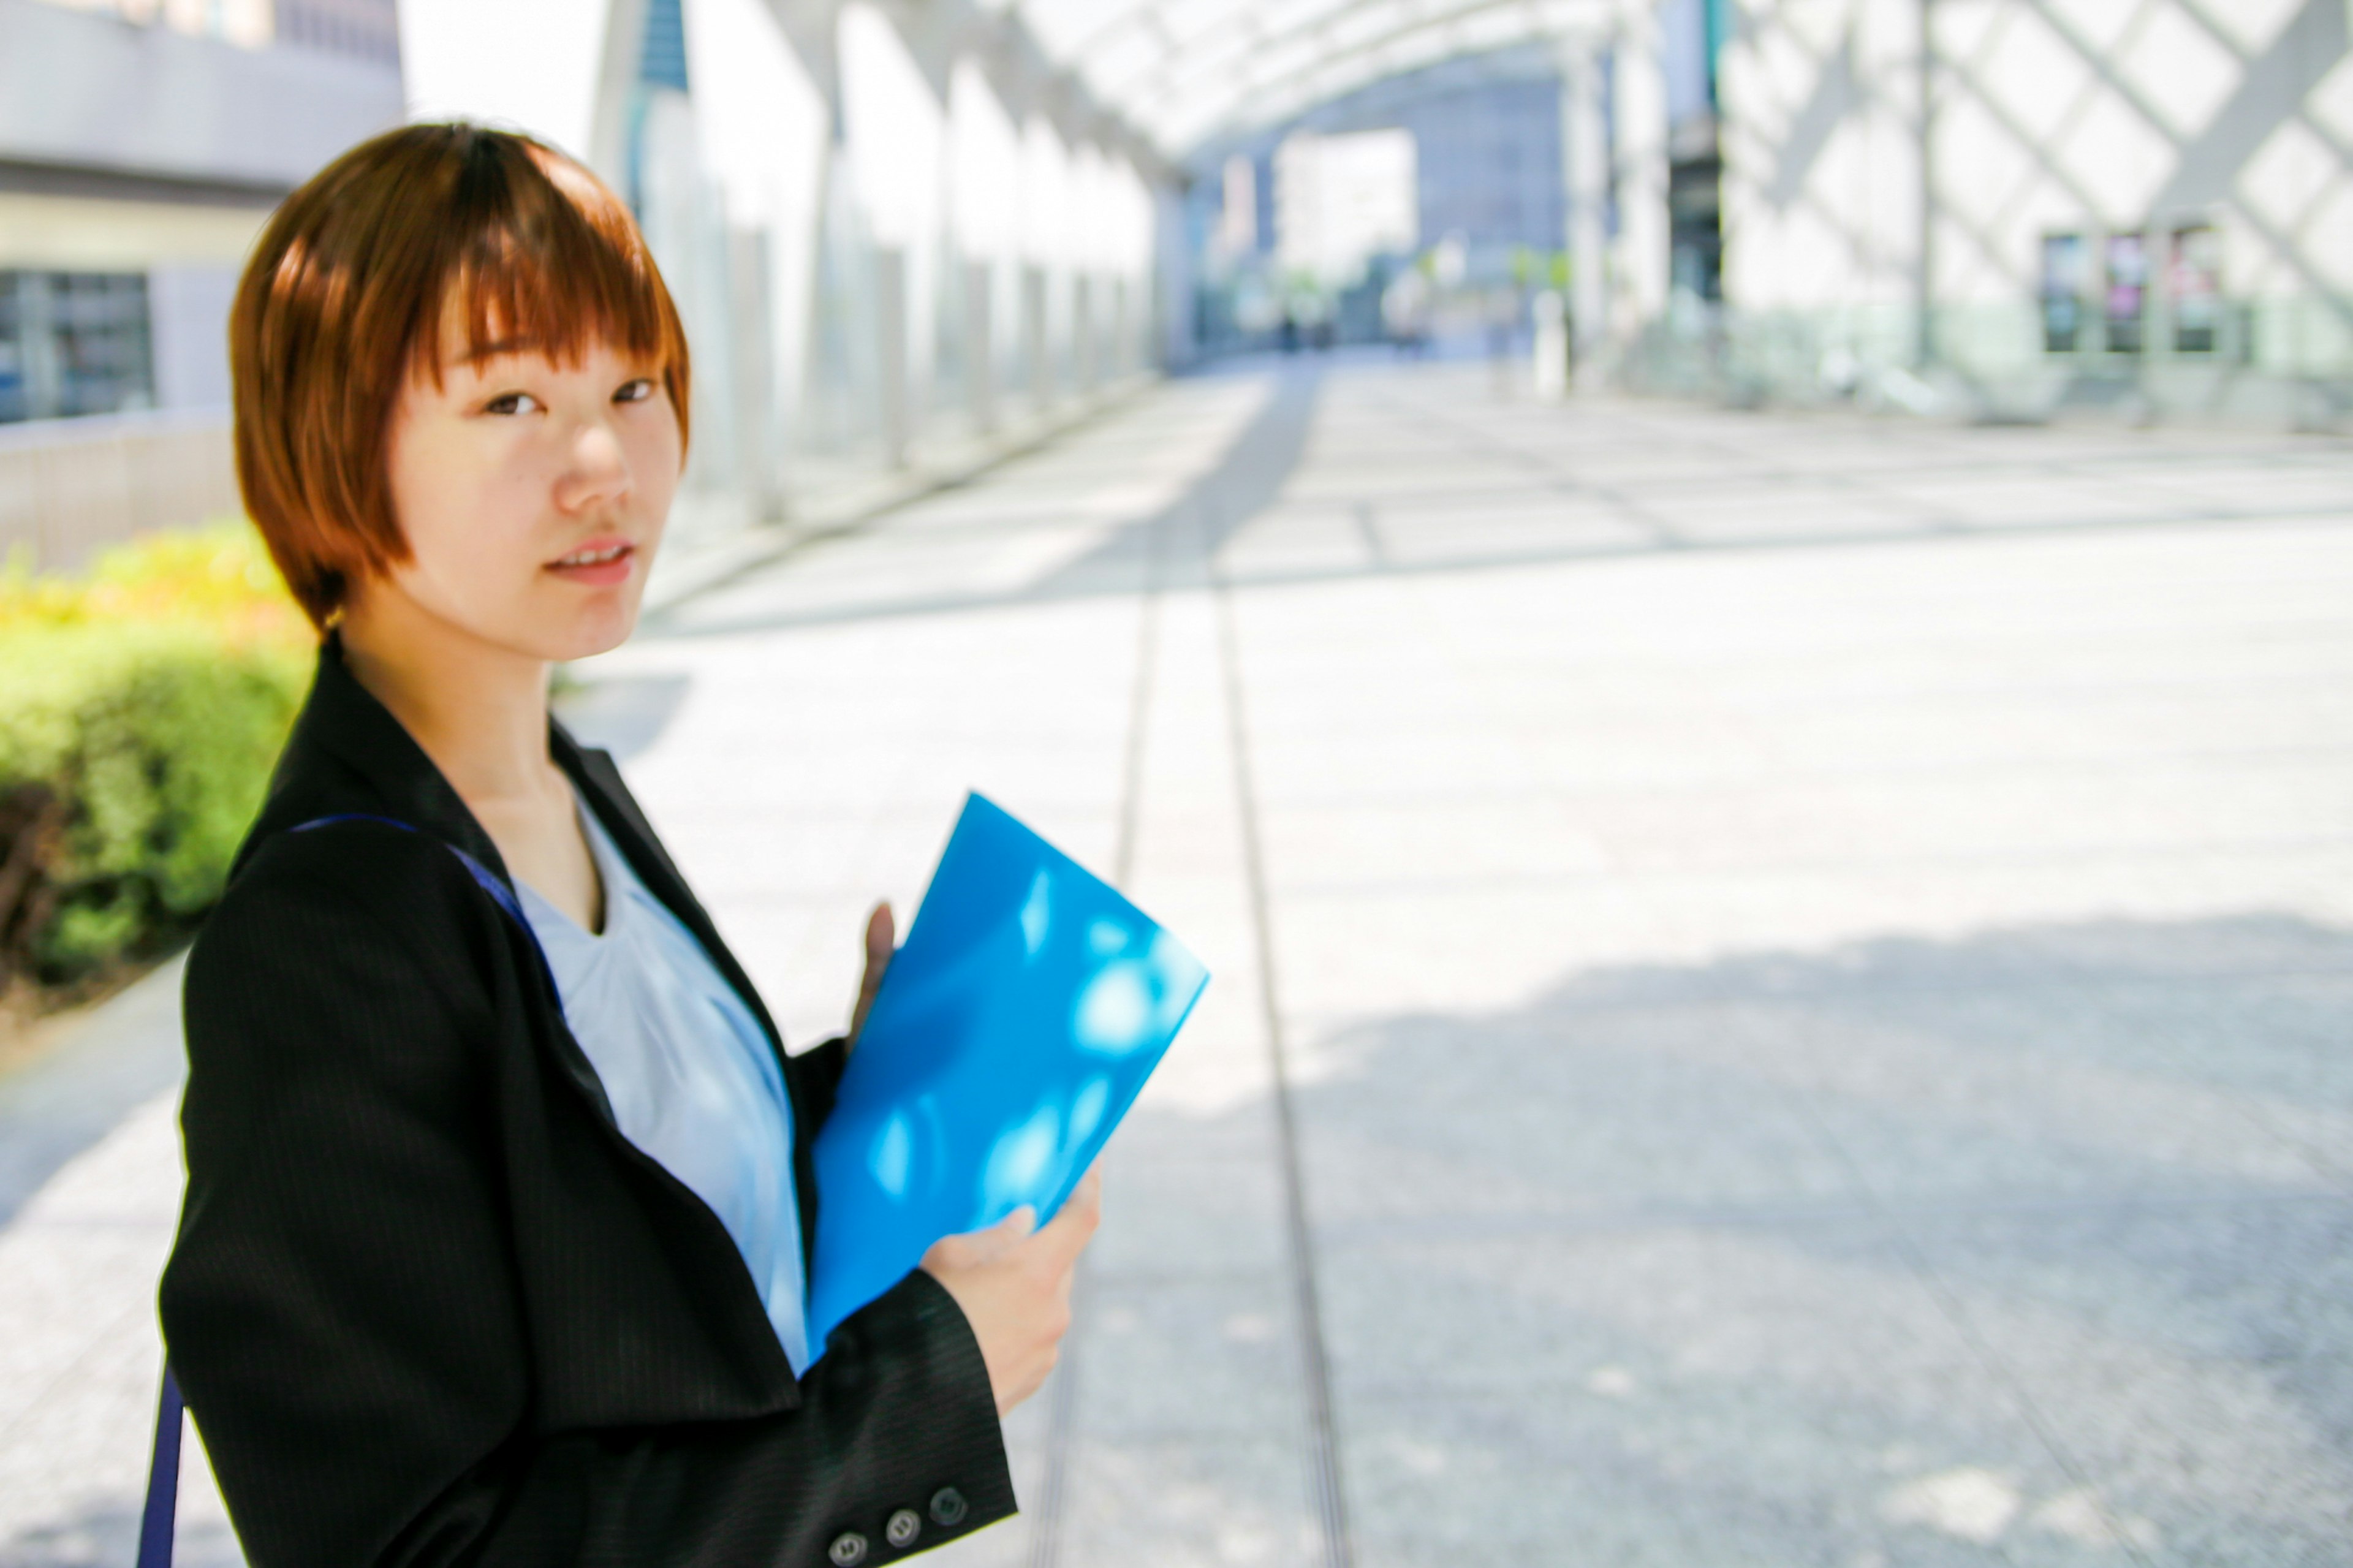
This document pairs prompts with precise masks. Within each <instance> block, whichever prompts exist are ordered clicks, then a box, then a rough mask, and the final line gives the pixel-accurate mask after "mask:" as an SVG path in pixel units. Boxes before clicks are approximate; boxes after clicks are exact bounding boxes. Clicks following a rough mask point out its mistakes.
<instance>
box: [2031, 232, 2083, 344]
mask: <svg viewBox="0 0 2353 1568" xmlns="http://www.w3.org/2000/svg"><path fill="white" fill-rule="evenodd" d="M2084 282H2085V279H2084V237H2083V236H2082V235H2080V234H2046V235H2044V236H2043V237H2042V349H2043V352H2044V353H2054V354H2064V353H2074V352H2075V348H2076V341H2077V339H2079V338H2080V337H2081V336H2082V335H2083V331H2084Z"/></svg>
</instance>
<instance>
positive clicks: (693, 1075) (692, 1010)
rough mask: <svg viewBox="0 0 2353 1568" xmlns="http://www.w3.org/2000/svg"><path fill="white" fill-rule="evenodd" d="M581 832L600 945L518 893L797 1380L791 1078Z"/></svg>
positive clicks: (602, 1062)
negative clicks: (600, 895)
mask: <svg viewBox="0 0 2353 1568" xmlns="http://www.w3.org/2000/svg"><path fill="white" fill-rule="evenodd" d="M580 823H581V827H582V830H583V831H584V832H585V833H586V835H587V838H588V847H589V849H590V851H591V853H593V854H594V855H595V856H596V873H597V875H598V877H599V878H601V879H603V881H604V884H605V929H604V931H603V932H602V933H601V934H596V935H591V934H590V933H589V932H587V931H584V930H582V929H581V928H580V926H579V925H577V924H576V923H575V922H574V921H573V920H572V918H571V917H570V916H568V915H566V914H565V913H564V912H563V911H562V910H558V909H557V908H556V907H555V906H554V905H553V904H551V903H549V902H548V901H547V900H545V899H544V898H543V897H541V896H540V895H539V893H538V892H536V891H535V890H533V889H532V888H531V887H530V886H529V885H528V884H527V883H523V882H520V881H518V882H517V883H516V884H515V891H516V893H517V894H518V895H519V897H520V899H521V901H522V910H523V916H524V918H525V919H526V920H528V921H530V922H531V929H532V933H533V935H534V936H536V937H538V939H539V945H540V949H541V951H542V952H545V953H546V954H547V965H548V968H549V969H550V970H552V971H553V972H554V975H555V989H556V994H557V995H558V996H559V997H560V998H561V999H562V1001H563V1004H564V1020H565V1023H566V1024H568V1025H570V1026H571V1027H572V1034H573V1037H574V1038H575V1039H577V1040H578V1041H579V1042H580V1048H581V1049H582V1050H583V1051H584V1052H586V1054H587V1057H588V1060H589V1063H590V1065H591V1066H593V1067H595V1068H596V1076H597V1078H598V1079H601V1080H602V1081H603V1083H604V1086H605V1096H606V1098H607V1100H610V1101H611V1102H612V1106H613V1115H614V1118H615V1120H616V1121H618V1122H619V1123H620V1128H621V1133H622V1135H623V1136H624V1137H626V1138H628V1141H629V1142H632V1143H634V1144H636V1145H637V1146H638V1148H639V1149H642V1150H644V1151H645V1152H647V1153H648V1154H649V1155H651V1156H652V1157H653V1158H654V1159H655V1160H658V1161H659V1162H660V1163H661V1164H662V1165H663V1167H664V1168H665V1169H667V1170H668V1171H669V1172H670V1174H672V1175H674V1176H676V1177H677V1178H678V1179H679V1180H680V1181H681V1182H682V1183H684V1184H686V1185H687V1187H688V1188H690V1189H691V1191H692V1192H693V1193H694V1194H695V1195H696V1196H697V1197H700V1198H701V1199H702V1201H703V1202H704V1203H706V1204H708V1205H711V1209H712V1213H714V1214H716V1215H718V1216H719V1219H720V1223H721V1224H723V1225H724V1226H726V1227H727V1234H728V1235H729V1236H731V1237H734V1238H735V1246H736V1247H737V1249H738V1250H740V1251H741V1252H742V1253H743V1254H744V1265H745V1266H746V1267H747V1268H750V1269H751V1271H752V1282H753V1283H754V1285H756V1286H757V1287H759V1291H760V1301H761V1304H762V1305H764V1306H765V1307H766V1308H767V1310H768V1321H769V1322H771V1323H773V1324H774V1325H776V1340H777V1342H778V1343H780V1344H781V1345H783V1347H784V1351H785V1357H786V1360H787V1361H789V1362H791V1363H792V1368H793V1373H794V1375H795V1376H798V1375H799V1374H800V1373H803V1372H805V1371H807V1367H808V1361H809V1351H808V1326H807V1316H806V1303H807V1292H806V1290H805V1289H804V1279H803V1276H802V1271H801V1226H800V1209H799V1206H798V1205H797V1202H796V1201H795V1184H794V1181H793V1117H792V1107H791V1102H790V1101H789V1100H787V1099H786V1091H785V1080H784V1072H783V1069H782V1068H780V1067H779V1066H778V1064H777V1061H776V1052H775V1050H774V1049H772V1048H771V1047H770V1046H769V1044H768V1037H767V1035H766V1034H765V1032H763V1031H762V1029H761V1027H760V1025H759V1022H758V1021H757V1020H756V1019H754V1017H753V1016H752V1011H751V1009H750V1008H748V1007H746V1006H745V1005H744V999H743V998H742V997H741V996H738V995H737V994H735V990H734V988H733V986H731V985H729V984H727V982H726V980H725V979H723V977H722V976H721V975H720V973H719V970H718V967H717V966H716V965H714V964H713V963H712V962H711V955H710V954H709V953H707V952H704V951H703V949H702V943H701V942H697V941H696V940H695V939H694V934H693V933H692V932H691V931H688V930H687V929H686V927H685V926H684V925H682V924H681V923H680V921H679V919H678V917H677V916H676V915H673V914H671V913H670V910H668V909H667V908H665V907H664V906H663V904H662V902H661V900H659V899H657V898H655V897H654V896H653V894H651V893H650V892H649V891H647V890H646V886H645V884H644V883H642V882H640V881H638V877H637V873H636V872H634V871H632V870H631V869H630V868H629V863H628V860H627V859H626V858H623V857H622V855H621V853H620V851H619V850H618V849H617V848H616V847H614V845H613V841H612V840H611V839H610V838H609V837H607V836H606V833H605V829H604V827H603V826H602V825H600V824H599V823H598V822H597V821H596V814H595V813H594V812H592V811H589V810H588V809H587V808H586V806H585V805H584V806H583V807H582V808H581V811H580Z"/></svg>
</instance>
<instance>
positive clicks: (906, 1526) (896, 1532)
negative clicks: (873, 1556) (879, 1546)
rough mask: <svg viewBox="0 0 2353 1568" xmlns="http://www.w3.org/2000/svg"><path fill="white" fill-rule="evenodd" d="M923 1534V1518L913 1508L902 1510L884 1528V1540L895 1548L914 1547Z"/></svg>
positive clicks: (893, 1515)
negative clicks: (917, 1538) (916, 1540)
mask: <svg viewBox="0 0 2353 1568" xmlns="http://www.w3.org/2000/svg"><path fill="white" fill-rule="evenodd" d="M921 1534H923V1517H922V1516H921V1515H920V1514H918V1513H916V1511H915V1510H913V1509H912V1508H902V1509H901V1510H899V1511H898V1512H896V1513H894V1514H892V1516H891V1517H890V1519H889V1520H888V1521H886V1522H885V1523H884V1524H883V1526H882V1539H883V1540H885V1541H887V1542H890V1543H891V1544H892V1545H893V1546H913V1544H914V1543H915V1537H917V1536H919V1535H921Z"/></svg>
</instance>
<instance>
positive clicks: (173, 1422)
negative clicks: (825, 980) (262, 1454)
mask: <svg viewBox="0 0 2353 1568" xmlns="http://www.w3.org/2000/svg"><path fill="white" fill-rule="evenodd" d="M339 822H374V823H377V824H380V825H381V826H385V827H397V828H399V829H400V830H401V831H402V832H403V833H421V832H423V831H424V829H422V828H420V827H417V826H413V825H412V824H409V823H406V822H403V821H401V820H400V819H399V818H398V817H394V816H372V815H370V814H369V813H367V812H364V811H345V812H339V813H337V814H336V815H334V816H314V817H312V818H311V820H310V821H308V822H304V823H299V824H297V825H296V826H293V827H290V828H288V829H287V831H288V832H290V833H308V832H310V831H311V829H312V828H314V827H332V826H334V825H335V824H336V823H339ZM442 847H443V848H445V849H447V850H448V851H449V853H450V854H452V855H455V856H456V857H457V858H458V860H459V864H460V865H462V866H464V867H465V868H466V870H467V872H468V874H469V875H470V876H471V877H472V878H473V879H474V880H475V881H476V882H478V883H480V885H481V889H482V891H484V892H486V893H488V894H490V896H491V900H492V901H493V902H495V903H496V904H497V905H498V906H499V908H501V909H502V910H505V911H506V912H507V913H508V915H509V916H511V917H512V919H513V921H514V922H515V924H517V925H519V926H521V927H522V929H523V931H524V932H525V934H527V935H528V934H531V921H528V920H525V919H524V918H523V912H522V904H521V903H520V902H519V901H518V900H516V898H515V894H514V889H512V888H510V887H509V886H507V885H506V883H504V882H502V881H501V880H500V879H498V877H497V875H496V874H494V873H493V872H492V871H491V868H489V867H488V866H485V865H483V864H482V863H481V862H480V860H477V859H476V858H474V857H472V856H471V855H469V854H467V853H466V852H465V851H464V850H463V849H460V848H459V847H457V846H456V845H455V844H450V843H447V842H444V843H443V845H442ZM532 940H533V945H534V946H536V945H537V943H538V938H537V937H536V936H535V935H533V939H532ZM183 1408H184V1405H183V1402H182V1400H181V1398H180V1380H179V1378H178V1377H176V1376H174V1374H173V1372H172V1365H171V1363H170V1362H168V1361H167V1362H165V1363H164V1389H163V1392H162V1393H161V1394H158V1395H157V1396H156V1401H155V1449H154V1453H153V1456H152V1457H151V1458H150V1459H149V1461H148V1465H147V1506H146V1507H145V1508H144V1509H143V1510H142V1511H141V1513H140V1515H139V1564H138V1568H172V1534H173V1525H174V1521H175V1520H176V1519H177V1517H178V1515H179V1510H180V1430H181V1427H182V1425H183V1422H182V1418H181V1412H182V1410H183Z"/></svg>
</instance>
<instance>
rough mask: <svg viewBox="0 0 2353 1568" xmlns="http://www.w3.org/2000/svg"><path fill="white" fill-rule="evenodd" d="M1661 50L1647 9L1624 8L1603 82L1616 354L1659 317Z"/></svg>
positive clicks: (1663, 267)
mask: <svg viewBox="0 0 2353 1568" xmlns="http://www.w3.org/2000/svg"><path fill="white" fill-rule="evenodd" d="M1661 49H1662V39H1661V37H1660V36H1659V23H1658V16H1657V13H1656V12H1655V11H1653V10H1652V9H1651V7H1649V6H1630V7H1628V10H1627V13H1626V17H1625V21H1624V23H1623V26H1621V28H1620V33H1619V36H1618V44H1617V48H1616V51H1615V55H1614V59H1615V64H1614V67H1613V68H1612V72H1611V76H1610V101H1611V109H1612V110H1613V111H1614V116H1613V117H1614V119H1615V121H1616V131H1617V134H1616V136H1615V137H1614V138H1613V141H1614V142H1615V147H1616V153H1617V160H1616V161H1617V175H1618V178H1617V190H1618V233H1617V236H1616V238H1615V241H1614V243H1613V245H1612V246H1611V250H1612V255H1611V258H1610V261H1611V265H1610V268H1609V277H1610V282H1611V285H1612V288H1611V299H1610V310H1611V312H1612V317H1613V319H1612V321H1611V322H1610V329H1611V331H1610V337H1611V340H1612V342H1613V343H1614V344H1615V345H1616V346H1617V347H1618V348H1620V349H1621V350H1622V349H1626V348H1630V347H1631V346H1632V343H1633V342H1634V340H1635V339H1636V338H1637V337H1639V336H1640V335H1641V331H1642V329H1643V328H1644V327H1645V326H1647V325H1648V324H1650V323H1651V322H1652V321H1657V320H1658V319H1659V318H1660V317H1661V316H1662V315H1664V314H1665V313H1666V308H1667V283H1668V273H1669V270H1670V268H1672V265H1673V262H1672V256H1671V254H1670V251H1671V244H1672V229H1671V225H1670V220H1669V216H1668V212H1667V76H1666V68H1665V63H1664V61H1663V60H1662V58H1661Z"/></svg>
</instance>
